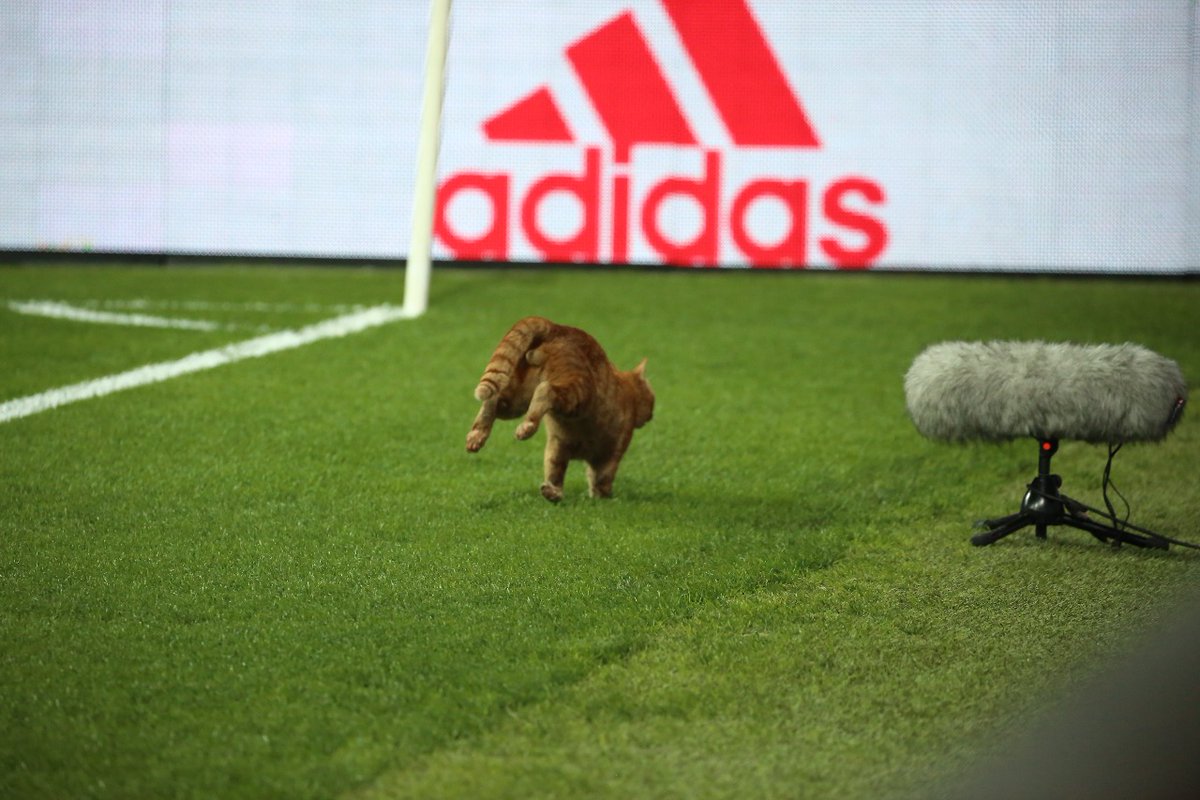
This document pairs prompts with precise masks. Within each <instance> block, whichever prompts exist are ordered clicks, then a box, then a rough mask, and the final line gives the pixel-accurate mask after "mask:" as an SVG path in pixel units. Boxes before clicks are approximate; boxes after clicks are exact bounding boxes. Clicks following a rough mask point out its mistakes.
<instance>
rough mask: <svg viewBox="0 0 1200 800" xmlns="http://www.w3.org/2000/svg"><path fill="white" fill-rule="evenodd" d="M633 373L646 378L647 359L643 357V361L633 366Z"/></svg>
mask: <svg viewBox="0 0 1200 800" xmlns="http://www.w3.org/2000/svg"><path fill="white" fill-rule="evenodd" d="M633 374H634V375H637V376H638V377H639V378H644V377H645V376H646V359H644V358H643V359H642V361H641V363H640V364H638V365H637V366H636V367H634V368H633Z"/></svg>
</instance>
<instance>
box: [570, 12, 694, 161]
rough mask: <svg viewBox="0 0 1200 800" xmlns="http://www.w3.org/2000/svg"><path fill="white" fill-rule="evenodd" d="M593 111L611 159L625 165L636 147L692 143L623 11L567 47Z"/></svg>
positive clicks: (675, 105)
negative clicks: (608, 143)
mask: <svg viewBox="0 0 1200 800" xmlns="http://www.w3.org/2000/svg"><path fill="white" fill-rule="evenodd" d="M567 58H568V59H570V61H571V65H572V66H573V67H574V68H575V72H576V74H577V75H578V76H579V79H580V81H582V82H583V88H584V90H585V91H586V92H587V94H588V97H589V98H591V101H592V106H593V107H594V108H595V109H596V113H598V114H599V115H600V119H601V121H602V122H603V123H604V127H605V128H607V129H608V134H609V136H611V137H612V140H613V151H614V154H613V157H614V159H615V160H616V162H617V163H619V164H625V163H628V162H629V150H630V148H631V147H632V146H633V145H635V144H643V143H659V144H683V145H694V144H696V137H695V135H693V134H692V129H691V128H690V127H689V126H688V123H687V120H686V119H685V118H684V116H683V111H681V110H680V108H679V104H678V103H677V102H676V100H675V95H674V94H673V93H672V92H671V89H670V87H669V86H667V79H666V78H665V77H663V73H662V69H660V68H659V66H658V62H657V61H655V60H654V55H653V54H652V53H651V52H650V47H649V46H648V45H647V44H646V40H645V39H644V38H643V37H642V33H641V31H639V30H638V27H637V25H636V24H635V23H634V21H633V14H631V13H629V12H628V11H626V12H625V13H624V14H621V15H620V16H618V17H615V18H613V19H612V20H610V21H609V22H607V23H605V24H604V25H602V26H601V27H599V28H597V29H596V30H595V31H593V32H592V33H590V34H588V35H587V36H585V37H584V38H582V39H580V40H579V41H578V42H575V43H574V44H572V45H571V46H570V47H568V48H567Z"/></svg>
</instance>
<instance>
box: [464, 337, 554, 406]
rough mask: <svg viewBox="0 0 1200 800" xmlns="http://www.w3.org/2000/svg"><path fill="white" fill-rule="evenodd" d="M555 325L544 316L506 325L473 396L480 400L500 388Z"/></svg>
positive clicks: (501, 388) (494, 393) (505, 384)
mask: <svg viewBox="0 0 1200 800" xmlns="http://www.w3.org/2000/svg"><path fill="white" fill-rule="evenodd" d="M555 327H557V326H556V325H555V324H554V323H553V322H551V321H550V320H548V319H546V318H545V317H525V318H524V319H521V320H518V321H517V324H515V325H513V326H512V327H511V328H509V330H508V333H506V334H504V338H503V339H501V340H500V344H498V345H496V349H495V350H494V351H493V352H492V359H491V361H488V364H487V367H486V368H485V369H484V370H483V377H482V378H480V379H479V385H478V386H476V387H475V399H476V400H478V401H480V402H481V403H482V402H485V401H487V400H490V399H491V398H493V397H495V396H497V395H499V394H500V392H502V391H504V387H505V386H507V385H508V381H509V379H510V378H511V377H512V374H513V370H514V369H515V368H516V366H517V364H519V363H520V361H521V359H523V358H526V356H527V355H528V354H529V351H530V350H533V349H534V348H536V347H537V346H538V345H539V344H541V343H542V342H543V341H545V339H546V337H548V336H549V335H550V334H551V332H552V331H553V330H554V328H555Z"/></svg>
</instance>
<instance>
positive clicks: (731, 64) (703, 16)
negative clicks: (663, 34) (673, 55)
mask: <svg viewBox="0 0 1200 800" xmlns="http://www.w3.org/2000/svg"><path fill="white" fill-rule="evenodd" d="M662 4H663V7H664V8H665V9H666V11H667V14H668V15H670V17H671V22H672V23H674V25H675V30H676V31H677V32H678V33H679V37H680V39H681V40H682V41H683V46H684V49H685V50H687V53H688V56H689V57H690V58H691V59H692V63H693V64H694V65H695V67H696V71H697V72H699V73H700V79H701V80H702V81H703V82H704V88H705V89H707V90H708V94H709V96H710V97H711V98H712V101H713V104H714V105H715V106H716V107H717V112H718V113H719V114H720V116H721V119H722V121H724V123H725V127H726V128H728V130H729V134H730V136H732V137H733V141H734V143H735V144H738V145H741V146H755V145H762V146H790V147H820V142H819V141H818V140H817V134H816V131H815V130H814V129H813V127H812V125H811V124H810V123H809V121H808V117H807V116H805V114H804V111H803V109H801V108H800V103H799V101H797V99H796V95H795V93H794V92H793V91H792V90H791V87H789V86H788V83H787V78H786V77H785V76H784V74H783V70H782V69H781V68H780V67H779V62H778V61H777V60H776V59H775V54H774V53H773V52H772V51H771V47H770V45H768V44H767V40H766V38H765V37H764V36H763V32H762V29H761V28H760V27H759V25H758V22H757V21H756V20H755V19H754V17H753V15H752V14H751V13H750V9H749V8H748V7H747V6H746V3H745V2H744V0H706V2H703V3H698V2H695V0H662Z"/></svg>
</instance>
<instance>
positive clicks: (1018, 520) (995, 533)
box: [971, 514, 1033, 547]
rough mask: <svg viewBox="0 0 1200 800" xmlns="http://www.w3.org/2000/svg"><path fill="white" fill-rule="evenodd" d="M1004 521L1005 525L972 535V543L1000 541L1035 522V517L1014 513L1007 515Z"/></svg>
mask: <svg viewBox="0 0 1200 800" xmlns="http://www.w3.org/2000/svg"><path fill="white" fill-rule="evenodd" d="M1002 521H1003V522H1004V524H1003V525H997V526H996V527H994V528H991V529H989V530H986V531H982V532H980V533H977V534H975V535H974V536H972V537H971V544H973V545H975V546H976V547H982V546H984V545H988V544H992V543H993V542H998V541H1000V540H1001V539H1003V538H1004V537H1005V536H1008V535H1009V534H1010V533H1014V532H1016V531H1019V530H1021V528H1024V527H1025V526H1026V525H1032V524H1033V518H1032V517H1030V516H1029V515H1028V514H1012V515H1010V516H1008V517H1005V518H1004V520H1002Z"/></svg>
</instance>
